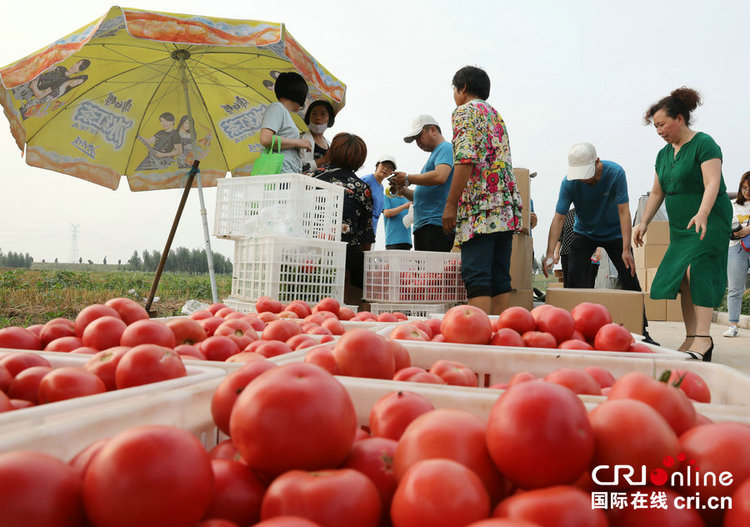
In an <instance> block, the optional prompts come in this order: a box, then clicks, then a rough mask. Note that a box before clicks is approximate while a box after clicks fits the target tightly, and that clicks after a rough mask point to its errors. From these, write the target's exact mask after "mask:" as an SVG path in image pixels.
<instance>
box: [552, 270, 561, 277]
mask: <svg viewBox="0 0 750 527" xmlns="http://www.w3.org/2000/svg"><path fill="white" fill-rule="evenodd" d="M554 273H555V276H556V277H557V278H562V277H563V272H562V269H555V270H554Z"/></svg>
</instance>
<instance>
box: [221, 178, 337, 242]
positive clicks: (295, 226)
mask: <svg viewBox="0 0 750 527" xmlns="http://www.w3.org/2000/svg"><path fill="white" fill-rule="evenodd" d="M343 201H344V189H343V187H340V186H338V185H334V184H332V183H326V182H325V181H319V180H317V179H314V178H311V177H309V176H303V175H302V174H277V175H273V176H253V177H239V178H224V179H220V180H218V181H217V187H216V219H215V222H214V235H215V236H218V237H219V238H231V239H237V238H239V237H242V236H246V235H248V234H257V233H259V232H273V233H276V234H279V235H284V234H286V235H298V236H304V237H307V238H312V239H320V240H328V241H339V240H341V214H342V210H343Z"/></svg>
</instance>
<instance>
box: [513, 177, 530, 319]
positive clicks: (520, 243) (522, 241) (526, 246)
mask: <svg viewBox="0 0 750 527" xmlns="http://www.w3.org/2000/svg"><path fill="white" fill-rule="evenodd" d="M513 175H515V177H516V184H517V185H518V191H519V193H520V194H521V199H522V200H523V224H522V225H523V228H524V229H525V231H526V232H521V233H518V234H515V235H514V236H513V251H512V253H511V258H510V278H511V280H510V285H511V288H512V291H511V295H510V305H511V306H522V307H525V308H526V309H531V308H532V307H533V305H534V299H533V291H532V287H533V286H532V259H533V256H532V255H533V248H534V247H533V243H532V239H531V236H530V235H529V234H527V233H530V232H531V180H530V175H529V169H528V168H514V169H513Z"/></svg>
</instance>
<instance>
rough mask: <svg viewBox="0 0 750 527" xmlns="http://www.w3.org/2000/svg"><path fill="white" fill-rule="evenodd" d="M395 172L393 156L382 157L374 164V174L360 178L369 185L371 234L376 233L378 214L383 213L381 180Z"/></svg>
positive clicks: (383, 196)
mask: <svg viewBox="0 0 750 527" xmlns="http://www.w3.org/2000/svg"><path fill="white" fill-rule="evenodd" d="M394 170H396V159H395V158H394V157H393V156H388V155H385V156H382V157H381V158H380V159H378V162H377V163H375V172H374V173H372V174H368V175H366V176H364V177H363V178H362V181H364V182H365V183H367V184H368V185H370V190H371V191H372V232H374V233H376V234H377V232H378V220H379V219H380V213H381V212H383V199H384V198H385V191H384V189H383V180H384V179H385V178H387V177H388V176H390V175H391V174H393V171H394Z"/></svg>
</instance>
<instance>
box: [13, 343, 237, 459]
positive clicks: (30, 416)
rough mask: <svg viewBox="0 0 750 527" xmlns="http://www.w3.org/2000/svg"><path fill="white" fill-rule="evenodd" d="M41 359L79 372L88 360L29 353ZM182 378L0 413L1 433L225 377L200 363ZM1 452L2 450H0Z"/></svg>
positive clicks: (71, 355) (72, 355) (189, 367)
mask: <svg viewBox="0 0 750 527" xmlns="http://www.w3.org/2000/svg"><path fill="white" fill-rule="evenodd" d="M19 351H22V352H26V351H27V350H12V349H0V356H2V355H3V354H4V352H10V353H15V352H19ZM29 353H35V354H37V355H41V356H43V357H44V358H45V359H47V360H48V361H49V363H50V365H51V366H52V367H53V368H61V367H64V366H75V367H80V368H82V367H83V365H84V364H86V362H88V360H89V359H90V358H91V355H83V354H76V353H59V352H58V353H55V352H34V351H32V352H29ZM185 370H186V371H187V375H186V376H185V377H178V378H176V379H169V380H166V381H159V382H153V383H149V384H144V385H142V386H133V387H131V388H123V389H121V390H113V391H109V392H104V393H98V394H95V395H89V396H85V397H76V398H74V399H68V400H65V401H58V402H54V403H48V404H40V405H38V406H32V407H29V408H22V409H20V410H13V411H10V412H4V413H0V430H2V431H3V432H5V431H7V430H10V429H11V428H19V427H21V428H23V427H31V426H46V425H48V424H50V423H52V422H54V421H58V420H61V419H65V420H67V419H70V418H71V417H72V416H76V415H78V414H81V413H88V412H90V411H91V410H92V409H93V408H95V407H97V406H99V405H107V404H113V403H119V402H130V401H134V400H137V399H138V398H139V397H146V398H149V397H152V396H154V395H157V394H160V393H163V392H166V391H169V390H173V389H177V388H181V387H184V386H189V385H191V384H199V383H202V382H204V381H207V380H212V379H215V380H217V382H218V381H220V380H221V378H222V377H224V375H225V374H226V371H225V370H224V369H221V368H216V367H212V366H211V363H208V362H206V361H202V362H201V363H200V364H195V363H193V364H186V365H185ZM0 450H2V448H0Z"/></svg>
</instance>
